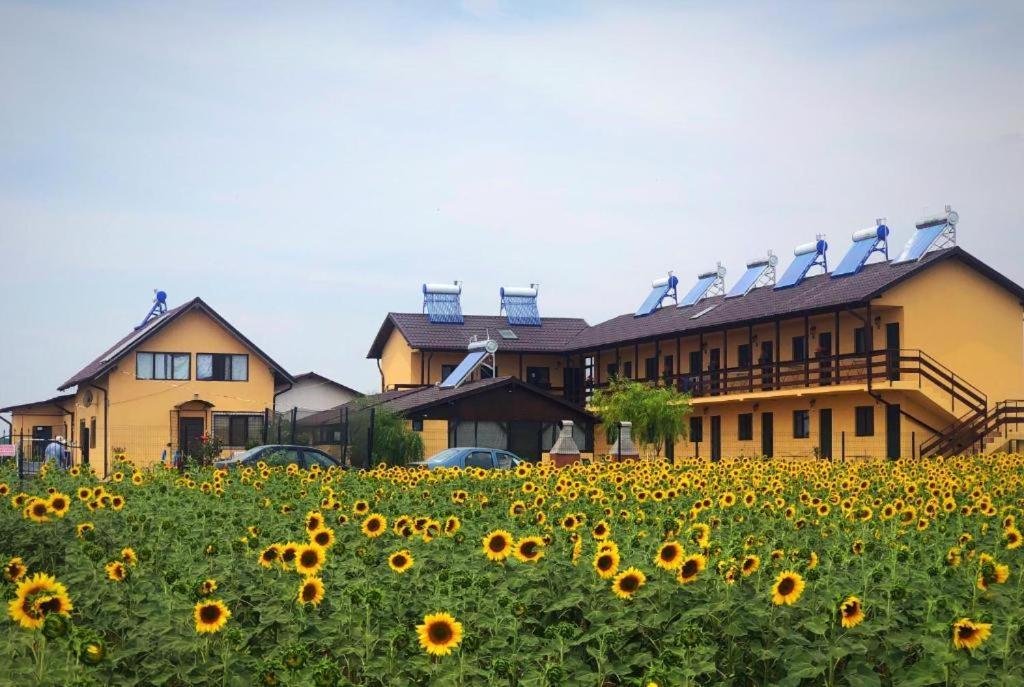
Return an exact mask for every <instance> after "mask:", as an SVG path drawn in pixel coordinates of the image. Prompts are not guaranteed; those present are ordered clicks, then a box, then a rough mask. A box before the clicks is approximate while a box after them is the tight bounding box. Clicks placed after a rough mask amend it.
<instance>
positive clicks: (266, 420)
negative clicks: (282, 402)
mask: <svg viewBox="0 0 1024 687" xmlns="http://www.w3.org/2000/svg"><path fill="white" fill-rule="evenodd" d="M269 431H270V408H264V409H263V434H262V441H260V443H261V444H263V445H264V446H265V445H266V443H267V433H268V432H269Z"/></svg>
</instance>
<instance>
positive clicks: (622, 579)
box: [612, 568, 647, 599]
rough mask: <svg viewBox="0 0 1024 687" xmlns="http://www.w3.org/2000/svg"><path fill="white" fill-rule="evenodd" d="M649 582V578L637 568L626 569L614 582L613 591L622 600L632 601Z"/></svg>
mask: <svg viewBox="0 0 1024 687" xmlns="http://www.w3.org/2000/svg"><path fill="white" fill-rule="evenodd" d="M645 582H647V576H646V575H644V574H643V572H641V571H640V570H638V569H636V568H626V569H625V570H623V571H622V572H620V573H619V574H618V575H616V576H615V579H614V580H613V581H612V591H613V592H615V596H617V597H619V598H620V599H630V598H632V597H633V595H634V594H636V593H637V591H638V590H639V589H640V587H642V586H644V583H645Z"/></svg>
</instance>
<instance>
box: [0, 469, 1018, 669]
mask: <svg viewBox="0 0 1024 687" xmlns="http://www.w3.org/2000/svg"><path fill="white" fill-rule="evenodd" d="M0 497H2V502H0V504H2V505H0V564H3V582H2V586H0V589H2V590H3V594H4V600H5V602H6V603H5V609H4V610H5V611H6V613H5V621H4V622H5V623H6V625H7V627H6V628H5V629H4V631H3V632H0V664H2V666H3V668H2V670H0V684H11V685H36V684H39V685H168V686H171V685H207V684H209V685H374V686H376V685H394V686H396V687H398V686H402V687H404V686H406V685H517V686H523V687H526V686H536V687H541V686H544V685H586V686H589V687H613V686H617V685H637V686H639V687H649V686H650V685H656V686H659V687H665V686H669V685H671V686H675V685H769V684H771V685H851V686H862V685H863V686H866V685H900V686H906V685H1024V593H1022V581H1021V580H1022V575H1021V572H1022V571H1021V564H1022V556H1024V551H1022V548H1021V544H1022V538H1021V533H1020V531H1019V530H1018V525H1017V523H1018V518H1019V517H1020V512H1021V508H1022V507H1024V457H1022V456H1019V455H1001V456H997V457H985V458H974V457H972V458H966V457H959V458H948V459H934V460H917V461H865V462H858V463H848V464H842V463H833V462H829V461H785V460H770V461H769V460H754V459H737V460H723V461H721V462H718V463H706V462H698V461H693V462H682V463H678V464H676V465H669V464H667V463H664V462H656V461H649V462H648V461H645V462H633V463H600V464H593V465H585V466H584V465H574V466H571V467H569V468H564V469H556V468H552V467H547V466H543V465H532V466H531V465H523V466H520V467H519V468H517V469H516V470H514V471H482V470H467V471H458V470H437V471H429V472H428V471H426V470H422V469H406V468H395V467H392V468H388V467H380V468H377V469H374V470H371V471H366V472H355V471H352V472H343V471H335V470H334V469H332V470H327V471H322V470H320V471H317V470H314V471H310V472H305V471H302V470H299V469H297V468H296V467H295V466H289V467H288V468H282V467H274V468H270V467H267V466H264V465H259V466H256V467H252V468H245V469H241V470H233V471H230V472H226V471H222V470H218V471H214V470H200V471H193V472H190V473H185V474H179V473H178V472H172V471H169V470H166V469H164V468H156V469H155V470H153V471H139V470H135V469H133V468H132V467H131V465H130V464H127V463H125V464H123V465H119V466H118V468H117V472H115V473H114V474H113V475H112V476H111V478H110V479H108V480H104V481H100V480H97V479H96V478H95V477H93V476H92V475H91V474H89V473H88V472H82V471H79V470H77V469H73V470H72V471H70V472H63V471H59V470H49V471H44V474H43V475H42V476H40V477H39V478H38V479H33V480H29V481H24V482H19V481H18V480H17V478H16V476H15V475H13V474H11V473H9V472H7V473H4V472H0Z"/></svg>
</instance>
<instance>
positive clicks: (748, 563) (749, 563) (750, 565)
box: [743, 558, 754, 570]
mask: <svg viewBox="0 0 1024 687" xmlns="http://www.w3.org/2000/svg"><path fill="white" fill-rule="evenodd" d="M753 567H754V559H753V558H748V559H747V560H745V561H743V569H744V570H750V569H751V568H753Z"/></svg>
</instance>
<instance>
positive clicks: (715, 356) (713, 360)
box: [708, 348, 722, 396]
mask: <svg viewBox="0 0 1024 687" xmlns="http://www.w3.org/2000/svg"><path fill="white" fill-rule="evenodd" d="M721 367H722V349H720V348H712V349H711V353H710V354H709V357H708V372H710V373H711V395H712V396H717V395H718V387H719V383H720V380H721V373H720V372H719V371H718V370H719V369H720V368H721Z"/></svg>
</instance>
